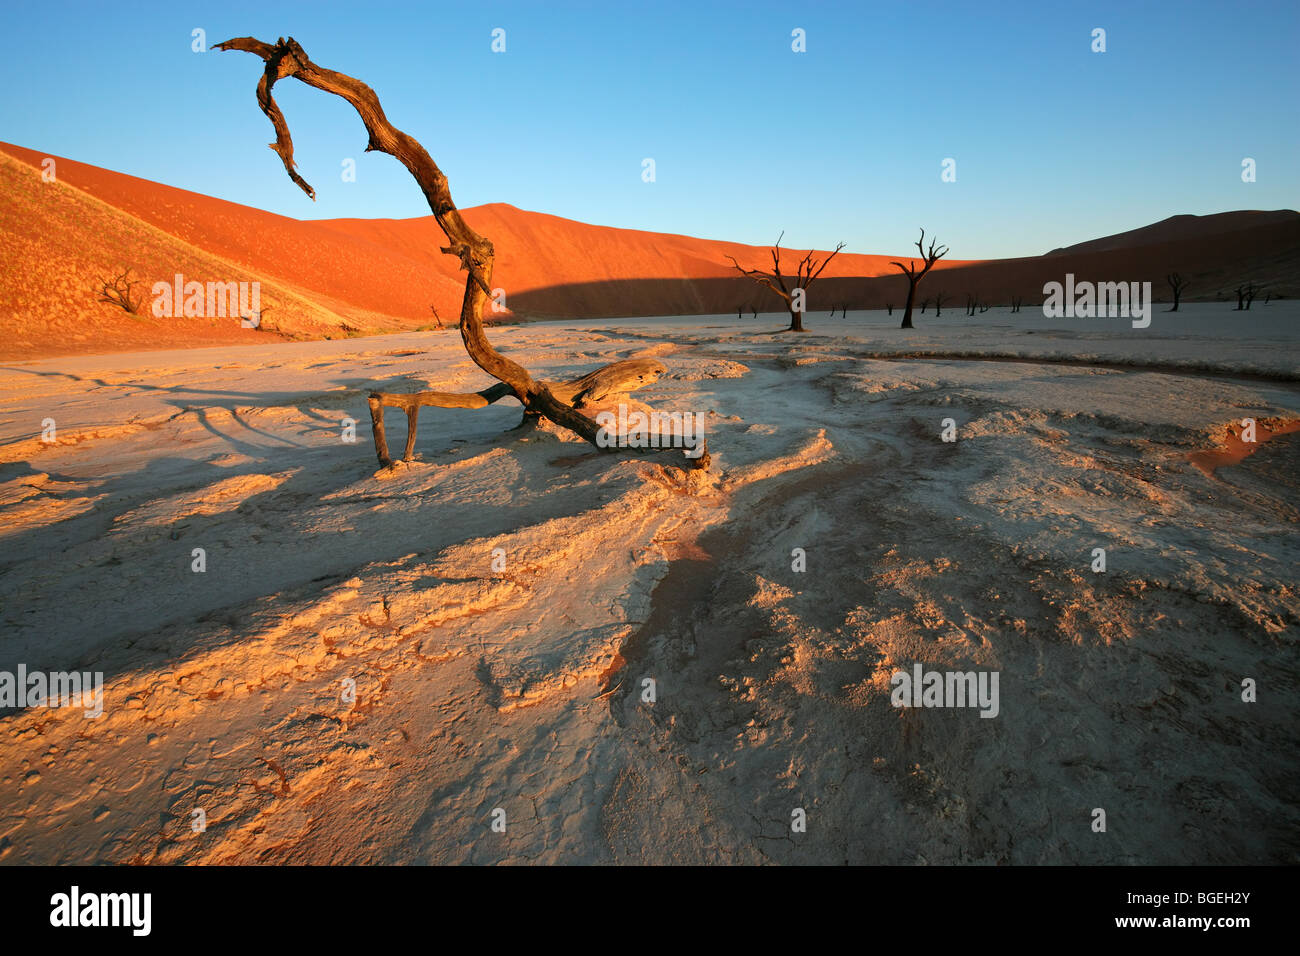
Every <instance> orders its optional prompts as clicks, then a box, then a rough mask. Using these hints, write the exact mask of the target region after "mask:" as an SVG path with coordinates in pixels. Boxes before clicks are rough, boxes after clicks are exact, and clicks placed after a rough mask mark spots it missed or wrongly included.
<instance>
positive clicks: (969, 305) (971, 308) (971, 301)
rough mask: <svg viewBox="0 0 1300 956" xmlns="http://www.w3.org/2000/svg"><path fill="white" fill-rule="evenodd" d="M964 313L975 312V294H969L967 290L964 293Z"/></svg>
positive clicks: (970, 313) (971, 313) (972, 313)
mask: <svg viewBox="0 0 1300 956" xmlns="http://www.w3.org/2000/svg"><path fill="white" fill-rule="evenodd" d="M966 314H967V315H974V314H975V296H973V295H971V294H970V293H969V292H967V293H966Z"/></svg>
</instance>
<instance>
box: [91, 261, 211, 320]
mask: <svg viewBox="0 0 1300 956" xmlns="http://www.w3.org/2000/svg"><path fill="white" fill-rule="evenodd" d="M130 275H131V267H130V266H128V267H127V268H126V269H124V270H123V271H122V272H121V274H120V275H116V276H114V277H113V278H112V280H109V279H105V278H103V277H101V278H100V279H99V285H97V286H94V287H92V289H91V291H92V292H94V293H95V294H96V295H98V296H99V300H98V301H100V302H107V303H108V304H109V305H115V306H117V307H118V308H119V309H124V310H125V311H127V312H130V313H131V314H132V315H136V314H137V313H139V311H140V303H142V302H143V301H144V296H143V295H138V296H135V297H134V298H132V296H131V290H132V289H133V288H134V287H135V285H136V283H137V282H140V281H141V280H140V279H132V278H130ZM223 314H224V313H223Z"/></svg>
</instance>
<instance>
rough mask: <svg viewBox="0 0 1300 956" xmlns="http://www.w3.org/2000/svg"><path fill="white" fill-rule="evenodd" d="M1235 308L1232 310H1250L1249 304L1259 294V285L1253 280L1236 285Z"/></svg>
mask: <svg viewBox="0 0 1300 956" xmlns="http://www.w3.org/2000/svg"><path fill="white" fill-rule="evenodd" d="M1236 291H1237V308H1236V309H1234V310H1233V311H1234V312H1242V311H1246V312H1249V311H1250V304H1251V303H1252V302H1254V301H1255V296H1257V295H1259V293H1260V287H1259V286H1257V285H1255V283H1253V282H1247V283H1244V284H1243V285H1239V286H1237V290H1236Z"/></svg>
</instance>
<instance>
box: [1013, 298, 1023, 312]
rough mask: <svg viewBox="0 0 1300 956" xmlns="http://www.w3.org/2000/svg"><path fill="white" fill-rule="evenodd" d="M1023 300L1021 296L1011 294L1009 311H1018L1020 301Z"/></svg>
mask: <svg viewBox="0 0 1300 956" xmlns="http://www.w3.org/2000/svg"><path fill="white" fill-rule="evenodd" d="M1023 301H1025V300H1024V299H1023V298H1022V297H1020V296H1016V295H1013V296H1012V297H1011V311H1012V312H1019V311H1020V303H1021V302H1023Z"/></svg>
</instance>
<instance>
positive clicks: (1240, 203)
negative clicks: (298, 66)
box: [0, 0, 1300, 258]
mask: <svg viewBox="0 0 1300 956" xmlns="http://www.w3.org/2000/svg"><path fill="white" fill-rule="evenodd" d="M0 16H2V17H3V20H2V21H0V22H3V29H2V30H0V75H3V78H4V80H5V82H4V87H3V88H4V93H3V94H0V140H5V141H8V142H14V143H17V144H19V145H22V146H27V147H30V148H33V149H37V150H42V151H48V152H50V153H53V154H56V155H62V156H68V157H70V158H73V159H78V160H81V161H84V162H88V163H92V164H94V165H98V166H104V167H107V168H109V169H114V170H119V171H122V172H127V173H130V174H132V175H136V176H142V177H144V178H147V179H152V180H156V181H158V182H163V183H167V184H169V185H173V186H179V187H182V188H185V189H190V190H194V191H196V192H201V193H206V194H208V195H212V196H219V197H221V198H223V199H229V200H232V201H235V202H239V203H244V204H246V205H250V206H256V207H259V208H262V209H267V210H271V211H273V212H277V213H281V214H283V215H287V216H293V217H296V218H301V219H318V218H337V217H363V218H382V217H391V218H408V217H412V216H421V215H427V214H428V208H427V206H425V205H424V203H423V199H422V197H421V195H420V193H419V191H418V189H417V188H416V186H415V184H414V182H413V181H412V180H411V178H410V176H409V175H408V174H407V173H406V171H405V170H404V169H402V167H401V166H400V165H399V164H398V163H397V162H396V160H394V159H392V158H391V157H388V156H385V155H382V154H378V153H371V154H364V153H363V152H362V148H363V147H364V145H365V133H364V130H363V129H362V127H361V123H360V120H359V119H358V118H357V116H356V114H355V113H354V112H353V111H352V110H351V107H349V106H348V105H347V104H346V103H344V102H343V101H342V100H340V99H338V98H336V97H332V96H328V95H326V94H324V93H321V92H319V91H317V90H312V89H309V88H308V87H306V86H303V85H302V84H300V83H298V82H296V81H293V80H285V81H282V82H281V83H280V84H279V85H278V86H277V87H276V98H277V100H278V101H279V103H280V106H281V108H282V109H283V110H284V112H285V115H286V116H287V118H288V120H289V124H290V129H291V130H292V132H293V136H294V144H295V147H296V149H297V159H298V163H299V170H300V171H301V172H302V174H303V175H304V177H305V178H306V179H307V180H308V181H309V182H311V183H312V185H313V186H315V187H316V190H317V197H318V198H317V201H316V202H315V203H312V202H311V201H310V200H309V199H308V198H307V197H306V196H305V195H304V194H303V193H301V192H300V191H299V190H298V189H297V188H296V187H295V186H294V185H293V184H292V183H291V182H290V181H289V179H288V178H287V177H286V176H285V175H284V172H283V170H282V168H281V166H280V163H279V160H278V158H277V157H276V156H275V154H273V153H272V152H271V151H270V150H268V149H267V148H266V145H265V144H266V143H268V142H270V141H271V139H272V138H273V137H272V133H271V127H270V123H269V122H268V121H267V119H266V118H265V117H264V116H263V115H262V113H261V112H260V110H258V108H257V105H256V101H255V98H254V89H255V86H256V83H257V78H258V76H259V73H260V67H261V61H260V60H258V59H257V58H256V57H254V56H252V55H251V54H246V53H236V52H231V53H220V52H209V53H203V54H199V53H195V52H193V51H192V50H191V44H192V42H193V41H192V36H191V31H192V30H194V29H195V28H202V29H204V30H205V31H206V37H207V42H208V43H209V44H213V43H216V42H219V41H221V40H224V39H227V38H229V37H232V36H248V35H251V36H256V37H258V38H260V39H263V40H267V41H274V40H275V39H276V38H277V37H279V36H293V37H295V38H297V40H298V41H299V42H300V43H302V45H303V47H304V48H305V49H306V51H307V53H308V55H309V56H310V57H311V58H312V60H313V61H314V62H316V63H317V64H319V65H321V66H326V67H329V68H332V69H336V70H340V71H342V72H344V73H349V74H351V75H353V76H356V77H358V78H360V79H362V80H364V81H365V82H366V83H368V84H369V85H370V86H371V87H373V88H374V89H375V91H376V92H377V93H378V94H379V96H380V99H381V101H382V102H383V105H384V108H385V111H386V112H387V114H388V116H389V119H390V120H392V121H393V123H394V124H395V125H396V126H398V128H400V129H403V130H405V131H406V132H408V133H410V134H411V135H413V136H415V137H416V138H417V139H418V140H420V141H421V142H422V143H423V144H424V145H425V147H426V148H427V149H428V150H429V152H430V153H431V155H432V156H433V158H434V159H435V160H436V161H437V162H438V164H439V165H440V166H441V167H442V169H443V170H444V172H446V173H447V175H448V177H449V179H450V181H451V187H452V193H453V195H454V197H455V199H456V202H457V204H458V205H460V206H462V207H466V206H473V205H477V204H479V203H487V202H508V203H512V204H513V205H515V206H519V207H521V208H524V209H532V210H537V211H540V212H548V213H553V214H556V215H560V216H565V217H568V218H571V219H578V220H582V221H585V222H594V223H600V224H603V225H611V226H622V227H627V228H635V229H647V230H653V231H662V232H677V233H685V234H688V235H694V236H700V237H704V238H710V239H730V240H735V241H740V242H750V243H754V244H768V243H770V242H771V241H772V240H774V239H775V238H776V236H777V234H778V233H779V232H781V230H785V234H786V238H785V243H786V245H787V246H802V247H807V246H815V247H820V248H826V247H833V246H834V244H835V243H836V242H838V241H841V240H842V241H844V242H846V243H847V250H848V251H851V252H867V253H873V252H890V253H898V252H905V251H906V250H907V248H908V246H909V245H910V244H911V243H912V241H913V240H914V239H915V236H916V233H917V229H918V227H919V226H922V225H924V226H925V227H926V229H927V232H934V233H937V235H938V237H939V239H940V240H941V241H943V242H946V243H947V244H948V245H949V246H950V247H951V250H952V251H951V256H952V257H953V258H989V257H998V256H1012V255H1037V254H1039V253H1042V252H1046V251H1047V250H1049V249H1052V248H1054V247H1057V246H1062V245H1067V244H1069V243H1073V242H1078V241H1082V240H1085V239H1090V238H1095V237H1097V236H1101V235H1106V234H1110V233H1114V232H1120V231H1123V230H1125V229H1131V228H1135V227H1137V226H1141V225H1145V224H1147V223H1150V222H1154V221H1157V220H1159V219H1163V218H1165V217H1167V216H1171V215H1175V214H1178V213H1196V214H1205V213H1212V212H1222V211H1225V210H1230V209H1281V208H1296V206H1297V205H1298V202H1297V200H1298V198H1300V124H1298V123H1297V120H1298V119H1300V110H1298V109H1297V104H1298V103H1300V66H1298V65H1297V64H1298V63H1300V3H1298V2H1296V0H1275V2H1274V0H1261V2H1252V0H1229V2H1216V3H1211V2H1202V0H1177V2H1172V0H1171V2H1163V3H1152V2H1142V0H1129V2H1124V3H1071V2H1064V0H1035V2H1028V3H1019V2H1005V3H1002V2H969V3H945V2H933V3H929V2H915V0H891V2H888V3H876V2H861V0H859V2H817V3H776V2H766V0H743V2H712V0H693V2H682V3H678V2H669V0H653V2H635V3H634V2H623V0H605V2H601V3H570V2H563V0H533V2H522V3H504V2H482V0H466V2H463V3H443V2H419V0H407V2H384V0H366V2H357V0H349V2H336V0H317V2H313V3H280V2H275V0H262V2H252V3H245V2H239V0H235V2H222V3H186V2H169V3H135V2H131V0H118V2H111V3H110V2H81V3H71V2H58V0H48V2H31V3H18V2H15V0H5V2H4V5H3V13H2V14H0ZM497 27H500V28H502V29H504V30H505V31H506V33H505V40H506V51H505V52H504V53H493V52H492V50H491V44H492V36H491V34H492V30H493V29H494V28H497ZM1097 27H1101V28H1103V29H1105V31H1106V52H1105V53H1094V52H1092V49H1091V46H1092V36H1091V34H1092V31H1093V29H1094V28H1097ZM795 28H801V29H803V30H804V31H805V32H806V46H807V51H806V52H804V53H796V52H793V51H792V49H791V44H792V42H793V41H792V37H791V31H792V30H794V29H795ZM349 157H351V158H355V159H356V162H357V177H356V182H351V183H349V182H343V181H342V177H341V171H342V162H343V160H344V159H346V158H349ZM1244 157H1251V158H1253V159H1254V160H1255V161H1256V163H1257V181H1256V182H1254V183H1250V184H1247V183H1243V182H1242V179H1241V162H1242V159H1243V158H1244ZM645 158H652V159H654V161H655V174H656V179H655V181H654V182H653V183H647V182H643V180H642V160H643V159H645ZM946 158H952V159H955V160H956V182H951V183H945V182H941V177H940V174H941V171H942V170H941V164H942V162H943V160H944V159H946Z"/></svg>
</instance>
